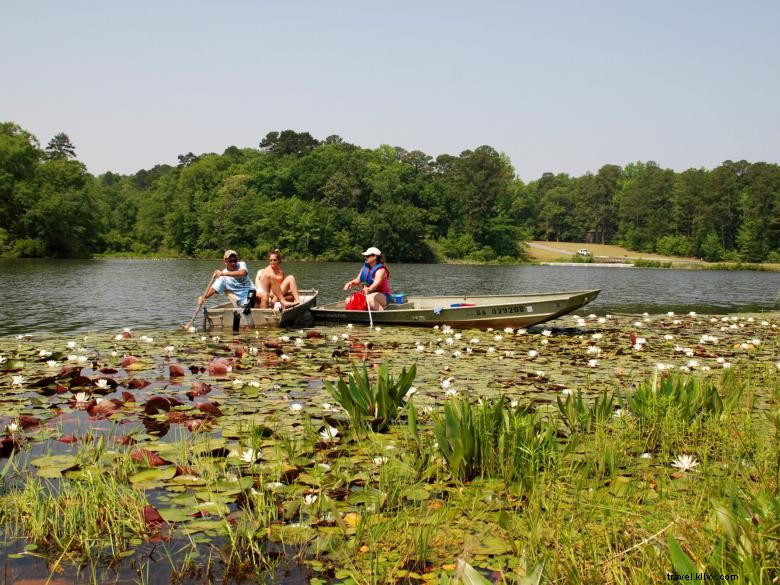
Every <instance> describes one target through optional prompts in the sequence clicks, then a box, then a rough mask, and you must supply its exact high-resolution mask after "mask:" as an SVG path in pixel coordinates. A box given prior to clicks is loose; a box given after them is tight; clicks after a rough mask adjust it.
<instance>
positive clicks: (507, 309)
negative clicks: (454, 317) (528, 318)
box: [475, 305, 534, 315]
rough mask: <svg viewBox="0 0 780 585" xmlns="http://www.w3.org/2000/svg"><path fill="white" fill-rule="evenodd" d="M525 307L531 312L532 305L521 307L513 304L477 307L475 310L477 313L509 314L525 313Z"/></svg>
mask: <svg viewBox="0 0 780 585" xmlns="http://www.w3.org/2000/svg"><path fill="white" fill-rule="evenodd" d="M526 309H527V311H528V312H529V313H531V312H533V310H534V309H533V307H530V306H529V307H521V306H519V305H515V306H513V307H492V308H490V309H477V310H476V311H475V312H476V314H477V315H509V314H512V313H525V312H526Z"/></svg>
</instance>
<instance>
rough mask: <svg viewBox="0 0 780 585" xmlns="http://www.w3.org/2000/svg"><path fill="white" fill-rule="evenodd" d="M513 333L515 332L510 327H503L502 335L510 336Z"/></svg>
mask: <svg viewBox="0 0 780 585" xmlns="http://www.w3.org/2000/svg"><path fill="white" fill-rule="evenodd" d="M514 332H515V330H514V329H512V328H511V327H504V333H506V334H507V335H512V334H513V333H514Z"/></svg>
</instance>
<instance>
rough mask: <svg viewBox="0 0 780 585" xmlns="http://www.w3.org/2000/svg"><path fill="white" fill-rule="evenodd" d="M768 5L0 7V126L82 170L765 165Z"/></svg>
mask: <svg viewBox="0 0 780 585" xmlns="http://www.w3.org/2000/svg"><path fill="white" fill-rule="evenodd" d="M779 22H780V2H777V1H769V0H767V1H753V2H751V1H746V2H734V1H728V2H725V1H720V0H690V1H686V0H673V1H669V0H658V1H653V0H643V1H640V0H633V1H630V0H625V1H617V0H612V1H608V0H594V1H586V0H583V1H580V2H575V1H542V0H537V1H534V2H526V1H516V2H509V1H506V2H504V1H498V0H482V1H480V2H476V1H474V2H462V1H458V0H447V1H429V2H426V1H424V0H418V1H416V2H411V1H406V0H396V1H395V2H381V3H379V2H370V1H366V0H362V1H357V0H355V1H352V0H349V1H340V0H331V1H330V2H322V1H297V2H296V1H293V0H288V1H287V2H271V1H262V0H255V1H244V0H225V1H223V2H213V1H212V2H206V1H196V0H189V1H180V0H177V1H165V0H154V1H152V0H133V1H129V0H126V1H124V2H120V1H98V0H93V1H85V0H69V1H68V2H63V1H62V0H2V1H0V66H1V67H2V73H3V84H2V85H3V89H2V91H0V120H1V121H14V122H16V123H18V124H20V125H21V126H22V127H23V128H25V129H26V130H29V131H30V132H32V133H33V134H35V135H36V136H37V137H38V138H39V140H40V141H41V143H42V145H45V144H46V143H47V142H48V141H49V139H50V138H51V137H52V136H53V135H54V134H56V133H57V132H65V133H67V134H68V135H69V136H70V138H71V140H72V141H73V143H74V144H75V146H76V151H77V154H78V157H79V159H80V160H81V161H83V162H84V163H86V165H87V167H88V168H89V170H90V172H92V173H96V174H97V173H102V172H105V171H107V170H112V171H116V172H120V173H134V172H135V171H137V170H139V169H141V168H150V167H152V166H154V165H155V164H158V163H167V164H176V162H177V155H179V154H183V153H187V152H190V151H192V152H194V153H196V154H200V153H203V152H222V151H223V150H224V149H225V148H226V147H228V146H231V145H235V146H239V147H247V146H251V147H256V146H257V145H258V143H259V141H260V140H261V139H262V138H263V136H265V135H266V133H268V132H269V131H271V130H284V129H287V128H291V129H293V130H296V131H308V132H310V133H311V134H312V135H313V136H314V137H315V138H325V137H326V136H328V135H330V134H338V135H340V136H342V137H343V138H344V139H345V140H347V141H349V142H353V143H355V144H358V145H360V146H364V147H369V148H374V147H376V146H379V145H380V144H391V145H393V146H401V147H403V148H405V149H407V150H415V149H419V150H423V151H424V152H426V153H428V154H430V155H432V156H437V155H439V154H444V153H447V154H453V155H457V154H459V153H460V152H461V151H463V150H465V149H471V148H475V147H477V146H479V145H482V144H489V145H490V146H493V147H494V148H496V149H497V150H499V151H501V152H505V153H506V154H507V155H508V156H509V157H510V159H511V160H512V163H513V165H514V167H515V170H516V172H517V174H518V175H519V176H520V177H522V178H523V179H524V180H526V181H528V180H533V179H536V178H539V177H540V176H541V174H542V173H543V172H545V171H551V172H555V173H558V172H566V173H570V174H572V175H576V176H579V175H581V174H583V173H585V172H587V171H594V172H595V171H597V170H598V168H599V167H601V166H602V165H604V164H608V163H613V164H620V165H625V164H626V163H629V162H632V161H637V160H642V161H647V160H655V161H657V162H658V163H659V164H660V165H661V166H663V167H669V168H673V169H675V170H678V171H680V170H684V169H687V168H690V167H705V168H712V167H715V166H717V165H718V164H720V163H721V162H722V161H724V160H726V159H732V160H738V159H743V158H744V159H747V160H749V161H751V162H755V161H759V160H763V161H768V162H778V153H780V83H778V79H779V77H780V74H779V73H778V72H779V71H780V66H779V65H778V58H779V57H780V35H778V34H777V25H778V23H779Z"/></svg>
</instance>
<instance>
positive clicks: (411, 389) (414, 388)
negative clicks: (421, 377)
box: [404, 386, 417, 402]
mask: <svg viewBox="0 0 780 585" xmlns="http://www.w3.org/2000/svg"><path fill="white" fill-rule="evenodd" d="M416 393H417V386H410V387H409V390H407V391H406V394H404V402H408V401H409V399H410V398H411V397H412V396H414V395H415V394H416Z"/></svg>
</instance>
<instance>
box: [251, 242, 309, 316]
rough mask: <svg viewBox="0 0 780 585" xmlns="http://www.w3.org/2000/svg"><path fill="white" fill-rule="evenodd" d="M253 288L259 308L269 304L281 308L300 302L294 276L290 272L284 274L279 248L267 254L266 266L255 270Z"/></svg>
mask: <svg viewBox="0 0 780 585" xmlns="http://www.w3.org/2000/svg"><path fill="white" fill-rule="evenodd" d="M255 288H256V289H257V300H258V302H259V304H260V308H261V309H267V308H268V307H269V306H273V307H274V308H276V309H282V308H287V307H292V306H294V305H297V304H299V303H300V302H301V297H300V296H299V295H298V283H297V282H296V280H295V277H294V276H293V275H292V274H290V275H288V276H285V275H284V270H282V252H281V250H279V248H275V249H274V250H272V251H271V253H270V254H268V266H266V267H265V268H261V269H260V270H258V271H257V276H256V277H255Z"/></svg>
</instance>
